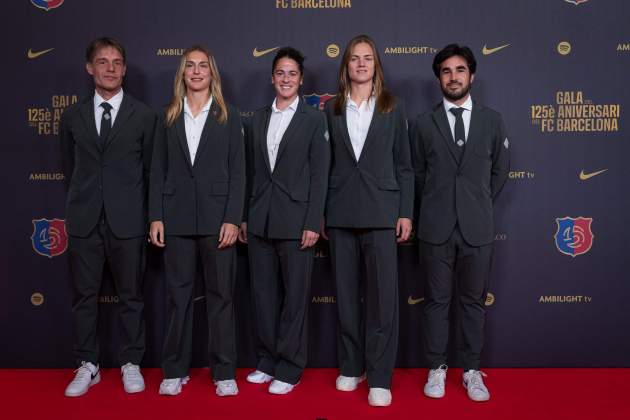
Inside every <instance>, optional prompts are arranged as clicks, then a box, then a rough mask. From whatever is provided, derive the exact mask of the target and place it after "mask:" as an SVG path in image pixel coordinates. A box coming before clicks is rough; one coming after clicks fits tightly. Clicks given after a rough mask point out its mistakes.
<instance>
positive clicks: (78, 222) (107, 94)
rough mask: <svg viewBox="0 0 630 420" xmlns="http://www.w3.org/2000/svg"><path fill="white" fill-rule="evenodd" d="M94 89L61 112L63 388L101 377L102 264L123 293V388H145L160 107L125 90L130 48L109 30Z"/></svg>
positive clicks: (94, 52)
mask: <svg viewBox="0 0 630 420" xmlns="http://www.w3.org/2000/svg"><path fill="white" fill-rule="evenodd" d="M86 59H87V63H86V70H87V72H88V73H89V74H90V75H91V76H92V78H93V80H94V87H95V91H94V94H93V95H90V96H89V97H87V98H85V99H84V100H83V101H81V102H79V103H77V104H75V105H73V106H71V107H69V108H68V109H67V110H66V111H65V112H64V114H63V116H62V118H61V130H60V141H61V149H62V150H61V155H62V161H63V171H64V174H65V179H66V180H68V183H67V186H68V200H67V208H66V212H67V215H66V229H67V231H68V237H69V239H68V245H69V258H70V272H71V275H72V280H73V283H74V289H75V295H74V299H73V305H72V313H73V318H74V329H75V335H76V338H75V339H76V341H75V344H74V352H75V355H76V361H77V364H78V365H79V368H78V369H77V370H76V376H75V378H74V380H73V381H72V382H71V383H70V384H69V385H68V387H67V388H66V391H65V395H66V396H68V397H76V396H80V395H83V394H85V393H86V392H87V391H88V389H89V388H90V386H92V385H94V384H96V383H98V382H99V381H100V373H99V367H98V357H99V354H98V348H99V347H98V341H97V324H98V322H97V318H98V295H99V292H100V289H101V283H102V279H103V270H104V268H105V265H106V264H107V266H108V267H109V269H110V271H111V273H112V277H113V280H114V283H115V286H116V291H117V293H118V297H119V299H120V305H121V308H120V313H119V321H120V327H121V328H120V331H121V333H122V347H121V349H120V353H119V356H118V357H119V362H120V364H121V366H122V367H121V373H122V379H123V384H124V388H125V391H126V392H128V393H134V392H140V391H143V390H144V380H143V378H142V374H141V373H140V368H139V364H140V362H141V360H142V357H143V354H144V349H145V331H144V320H143V315H142V312H143V307H144V305H143V302H142V280H143V275H144V267H145V247H146V244H145V242H146V239H145V238H146V234H147V216H146V207H147V205H146V191H147V179H148V175H149V165H150V162H151V152H152V145H153V134H154V130H155V125H156V121H157V118H156V115H155V113H154V112H153V111H152V110H151V109H150V108H149V107H147V106H146V105H144V104H142V103H141V102H139V101H138V100H136V99H134V98H133V97H131V95H129V94H127V93H123V89H122V83H123V77H124V76H125V71H126V62H125V50H124V48H123V47H122V45H121V44H120V43H119V42H118V41H116V40H115V39H112V38H99V39H96V40H94V41H93V42H92V43H90V45H89V46H88V48H87V51H86Z"/></svg>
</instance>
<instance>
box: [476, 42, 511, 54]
mask: <svg viewBox="0 0 630 420" xmlns="http://www.w3.org/2000/svg"><path fill="white" fill-rule="evenodd" d="M510 45H511V44H505V45H501V46H500V47H496V48H488V47H487V46H486V45H485V44H484V46H483V49H482V50H481V53H482V54H483V55H490V54H494V53H495V52H497V51H501V50H502V49H503V48H506V47H509V46H510Z"/></svg>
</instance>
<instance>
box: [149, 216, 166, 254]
mask: <svg viewBox="0 0 630 420" xmlns="http://www.w3.org/2000/svg"><path fill="white" fill-rule="evenodd" d="M149 238H150V239H149V241H150V242H151V243H152V244H153V245H155V246H159V247H160V248H164V247H165V246H166V243H165V242H164V223H162V221H161V220H156V221H155V222H151V227H150V228H149Z"/></svg>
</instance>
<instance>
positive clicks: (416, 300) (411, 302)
mask: <svg viewBox="0 0 630 420" xmlns="http://www.w3.org/2000/svg"><path fill="white" fill-rule="evenodd" d="M423 300H424V298H423V297H421V298H418V299H414V298H413V297H411V295H409V299H407V303H408V304H410V305H415V304H416V303H420V302H422V301H423Z"/></svg>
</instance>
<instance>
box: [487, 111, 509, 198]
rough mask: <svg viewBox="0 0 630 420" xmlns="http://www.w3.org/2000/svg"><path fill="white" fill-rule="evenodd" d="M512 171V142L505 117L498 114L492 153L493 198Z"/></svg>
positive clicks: (491, 183)
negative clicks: (504, 120) (506, 127)
mask: <svg viewBox="0 0 630 420" xmlns="http://www.w3.org/2000/svg"><path fill="white" fill-rule="evenodd" d="M509 171H510V142H509V140H508V137H507V130H506V129H505V124H504V123H503V118H502V117H501V115H498V119H497V122H496V130H495V139H494V150H493V153H492V178H491V180H490V191H491V192H492V199H493V200H494V199H496V198H497V196H498V195H499V193H500V192H501V190H502V189H503V186H504V185H505V181H506V180H507V178H508V174H509Z"/></svg>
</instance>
